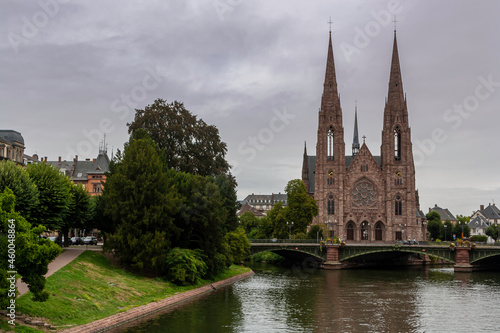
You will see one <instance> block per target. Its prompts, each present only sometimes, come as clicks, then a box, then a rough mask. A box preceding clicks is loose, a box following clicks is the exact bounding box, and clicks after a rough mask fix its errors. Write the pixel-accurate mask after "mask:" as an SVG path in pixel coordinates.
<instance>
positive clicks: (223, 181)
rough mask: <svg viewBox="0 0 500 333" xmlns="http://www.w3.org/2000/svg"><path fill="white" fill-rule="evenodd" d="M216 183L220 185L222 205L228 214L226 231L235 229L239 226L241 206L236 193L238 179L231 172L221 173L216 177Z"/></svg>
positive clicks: (225, 223)
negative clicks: (237, 213) (237, 214)
mask: <svg viewBox="0 0 500 333" xmlns="http://www.w3.org/2000/svg"><path fill="white" fill-rule="evenodd" d="M214 181H215V184H217V186H218V187H219V193H220V194H221V200H222V205H223V207H224V209H225V210H226V213H227V216H226V220H225V222H224V232H228V231H233V230H236V228H238V216H236V212H237V211H238V209H239V208H240V207H241V204H240V203H239V202H238V196H237V194H236V186H237V185H238V184H237V183H236V179H235V178H234V176H233V175H232V174H231V173H228V174H220V175H216V176H215V177H214Z"/></svg>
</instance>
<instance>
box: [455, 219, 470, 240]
mask: <svg viewBox="0 0 500 333" xmlns="http://www.w3.org/2000/svg"><path fill="white" fill-rule="evenodd" d="M462 227H463V228H462ZM453 232H454V233H455V234H456V235H457V238H463V237H469V236H470V227H469V226H468V225H467V222H465V221H458V222H457V224H456V225H455V227H454V228H453ZM462 233H463V235H462Z"/></svg>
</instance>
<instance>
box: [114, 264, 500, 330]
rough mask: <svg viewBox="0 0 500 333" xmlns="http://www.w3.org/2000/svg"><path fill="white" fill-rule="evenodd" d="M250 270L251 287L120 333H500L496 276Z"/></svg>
mask: <svg viewBox="0 0 500 333" xmlns="http://www.w3.org/2000/svg"><path fill="white" fill-rule="evenodd" d="M252 268H253V269H254V271H255V273H256V274H255V275H254V276H253V277H251V278H249V279H246V280H244V281H240V282H238V283H236V284H234V285H233V286H230V287H227V288H223V289H221V290H218V291H216V292H214V293H213V294H211V295H209V296H208V297H205V298H203V299H201V300H197V301H194V302H191V303H189V304H186V305H185V306H182V307H179V308H177V309H175V310H173V311H171V312H169V313H166V314H163V315H161V316H158V317H156V318H153V319H151V320H149V321H146V322H142V323H140V324H137V326H135V327H130V328H121V329H120V331H125V332H455V331H457V330H460V331H462V330H465V331H471V332H497V331H499V330H498V328H499V327H500V317H499V316H497V315H495V314H500V278H499V275H498V273H479V272H478V273H471V274H467V273H461V274H455V273H454V272H453V269H452V268H435V269H434V268H430V269H429V268H428V269H394V270H375V269H372V270H361V269H360V270H345V271H324V270H307V271H305V270H304V269H299V270H297V269H295V270H294V269H283V268H277V267H274V266H266V265H254V266H253V267H252ZM497 300H498V301H497ZM457 328H459V329H457Z"/></svg>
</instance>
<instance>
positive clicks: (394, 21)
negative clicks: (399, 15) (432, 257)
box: [392, 15, 398, 32]
mask: <svg viewBox="0 0 500 333" xmlns="http://www.w3.org/2000/svg"><path fill="white" fill-rule="evenodd" d="M392 22H393V23H394V32H396V23H397V22H398V21H396V15H394V20H393V21H392Z"/></svg>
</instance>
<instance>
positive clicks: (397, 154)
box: [394, 126, 401, 161]
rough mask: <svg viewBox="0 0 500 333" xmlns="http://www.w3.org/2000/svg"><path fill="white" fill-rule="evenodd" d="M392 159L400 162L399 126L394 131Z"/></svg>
mask: <svg viewBox="0 0 500 333" xmlns="http://www.w3.org/2000/svg"><path fill="white" fill-rule="evenodd" d="M394 159H395V160H396V161H401V129H400V128H399V126H396V128H395V129H394Z"/></svg>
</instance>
